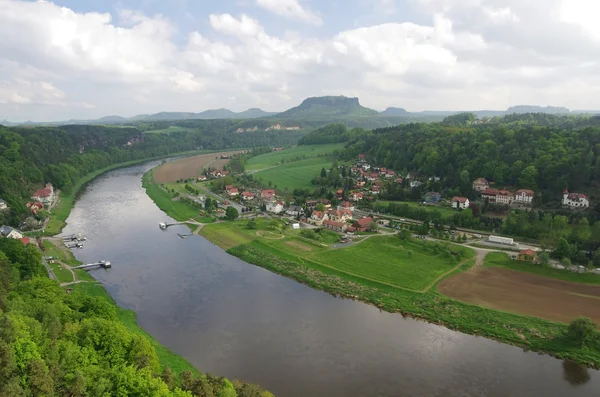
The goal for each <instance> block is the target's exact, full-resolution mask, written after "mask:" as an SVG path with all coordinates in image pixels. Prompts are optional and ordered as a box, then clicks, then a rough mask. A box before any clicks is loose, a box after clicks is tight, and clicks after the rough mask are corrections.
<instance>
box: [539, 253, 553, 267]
mask: <svg viewBox="0 0 600 397" xmlns="http://www.w3.org/2000/svg"><path fill="white" fill-rule="evenodd" d="M537 258H538V262H539V263H540V265H542V266H548V263H550V254H549V253H548V251H542V252H540V254H539V255H538V256H537Z"/></svg>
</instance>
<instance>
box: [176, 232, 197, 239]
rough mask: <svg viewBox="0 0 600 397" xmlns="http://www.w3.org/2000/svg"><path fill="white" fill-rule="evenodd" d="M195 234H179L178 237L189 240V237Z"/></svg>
mask: <svg viewBox="0 0 600 397" xmlns="http://www.w3.org/2000/svg"><path fill="white" fill-rule="evenodd" d="M193 234H194V233H189V234H181V233H177V235H178V236H179V237H181V238H188V237H189V236H191V235H193Z"/></svg>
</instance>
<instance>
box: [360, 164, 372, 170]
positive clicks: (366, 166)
mask: <svg viewBox="0 0 600 397" xmlns="http://www.w3.org/2000/svg"><path fill="white" fill-rule="evenodd" d="M370 168H371V166H370V165H369V164H363V165H362V169H363V170H365V171H368V170H369V169H370Z"/></svg>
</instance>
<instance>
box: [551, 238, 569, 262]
mask: <svg viewBox="0 0 600 397" xmlns="http://www.w3.org/2000/svg"><path fill="white" fill-rule="evenodd" d="M552 256H554V257H555V258H559V259H562V258H568V257H570V256H571V246H570V245H569V243H568V242H567V240H565V239H564V238H561V239H560V240H558V246H557V247H556V249H555V250H554V251H553V252H552Z"/></svg>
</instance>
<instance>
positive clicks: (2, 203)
mask: <svg viewBox="0 0 600 397" xmlns="http://www.w3.org/2000/svg"><path fill="white" fill-rule="evenodd" d="M7 208H8V205H6V201H4V200H2V199H0V211H2V210H5V209H7Z"/></svg>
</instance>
